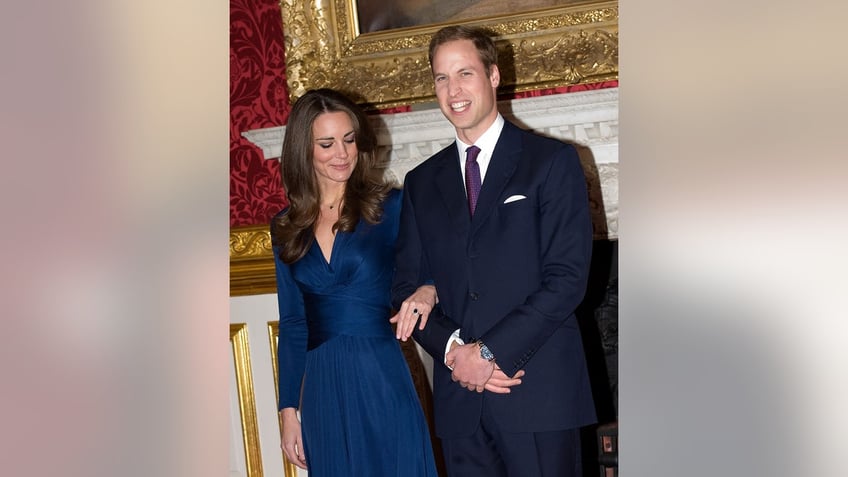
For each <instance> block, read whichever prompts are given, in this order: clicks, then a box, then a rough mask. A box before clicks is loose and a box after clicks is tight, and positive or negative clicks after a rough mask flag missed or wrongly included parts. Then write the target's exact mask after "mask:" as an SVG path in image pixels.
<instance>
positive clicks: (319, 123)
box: [312, 111, 359, 186]
mask: <svg viewBox="0 0 848 477" xmlns="http://www.w3.org/2000/svg"><path fill="white" fill-rule="evenodd" d="M312 137H313V138H314V139H313V144H312V159H313V160H312V162H313V165H314V166H315V174H317V176H318V182H319V183H321V184H323V185H325V186H327V185H333V184H331V183H333V182H347V180H348V179H350V175H351V174H352V173H353V169H354V168H355V167H356V159H357V157H358V152H359V151H358V150H357V148H356V136H355V134H354V131H353V122H352V121H351V120H350V116H348V115H347V113H345V112H342V111H336V112H330V113H322V114H321V115H319V116H318V117H317V118H316V119H315V122H314V123H312Z"/></svg>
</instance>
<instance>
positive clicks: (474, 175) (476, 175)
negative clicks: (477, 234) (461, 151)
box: [465, 146, 481, 215]
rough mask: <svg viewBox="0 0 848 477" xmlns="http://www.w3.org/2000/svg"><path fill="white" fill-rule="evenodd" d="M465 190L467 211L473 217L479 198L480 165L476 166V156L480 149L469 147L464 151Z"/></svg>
mask: <svg viewBox="0 0 848 477" xmlns="http://www.w3.org/2000/svg"><path fill="white" fill-rule="evenodd" d="M465 153H466V157H465V190H466V191H467V192H468V211H469V212H471V215H474V209H475V208H476V207H477V197H479V196H480V184H481V182H480V165H479V164H477V154H480V148H479V147H477V146H471V147H469V148H468V149H466V150H465Z"/></svg>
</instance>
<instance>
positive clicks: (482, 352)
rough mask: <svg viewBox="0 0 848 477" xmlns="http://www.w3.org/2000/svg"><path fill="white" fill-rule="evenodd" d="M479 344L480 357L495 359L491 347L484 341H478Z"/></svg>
mask: <svg viewBox="0 0 848 477" xmlns="http://www.w3.org/2000/svg"><path fill="white" fill-rule="evenodd" d="M477 346H479V347H480V357H481V358H483V359H485V360H486V361H494V360H495V355H494V354H492V352H491V351H489V347H488V346H486V345H485V344H483V342H482V341H477Z"/></svg>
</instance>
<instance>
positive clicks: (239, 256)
mask: <svg viewBox="0 0 848 477" xmlns="http://www.w3.org/2000/svg"><path fill="white" fill-rule="evenodd" d="M276 291H277V282H276V276H275V274H274V255H273V253H272V249H271V233H270V231H269V230H268V226H267V225H259V226H250V227H238V228H235V229H230V295H231V296H241V295H257V294H262V293H274V292H276Z"/></svg>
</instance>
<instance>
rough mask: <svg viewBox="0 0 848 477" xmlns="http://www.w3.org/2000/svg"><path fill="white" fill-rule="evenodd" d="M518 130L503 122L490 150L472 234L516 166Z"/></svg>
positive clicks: (478, 226) (519, 143) (518, 143)
mask: <svg viewBox="0 0 848 477" xmlns="http://www.w3.org/2000/svg"><path fill="white" fill-rule="evenodd" d="M518 132H519V130H518V129H517V128H516V127H515V126H513V125H512V124H510V123H509V122H507V123H505V124H504V128H503V131H501V137H500V138H499V139H498V143H497V144H496V145H495V150H494V151H493V152H492V158H491V160H490V161H489V169H488V170H487V171H486V177H484V178H483V186H482V187H481V188H480V197H479V198H478V199H477V209H476V210H475V211H474V217H473V218H472V220H471V233H472V234H473V233H474V232H475V231H476V230H477V229H478V228H480V225H481V224H483V223H484V222H485V221H486V218H487V217H488V216H489V214H491V213H492V211H493V210H494V209H495V207H497V206H498V204H497V200H498V197H500V196H501V193H502V192H503V190H504V187H506V184H507V182H509V178H510V177H512V174H513V173H514V172H515V168H516V167H518V161H519V160H520V159H521V137H520V135H519V134H518Z"/></svg>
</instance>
